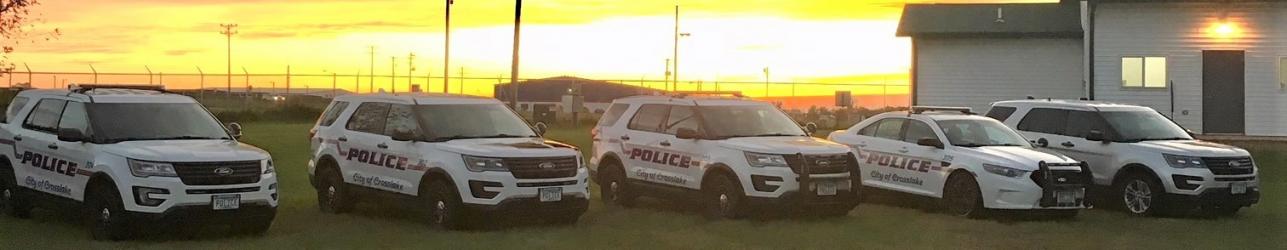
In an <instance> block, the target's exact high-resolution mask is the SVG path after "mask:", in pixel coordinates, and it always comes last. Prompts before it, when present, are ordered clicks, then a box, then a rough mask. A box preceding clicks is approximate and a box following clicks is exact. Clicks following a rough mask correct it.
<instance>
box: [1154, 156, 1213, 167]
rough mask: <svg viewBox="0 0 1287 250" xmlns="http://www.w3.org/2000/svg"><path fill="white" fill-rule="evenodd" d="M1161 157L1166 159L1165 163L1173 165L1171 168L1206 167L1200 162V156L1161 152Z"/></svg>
mask: <svg viewBox="0 0 1287 250" xmlns="http://www.w3.org/2000/svg"><path fill="white" fill-rule="evenodd" d="M1162 158H1165V159H1166V164H1167V165H1171V167H1173V168H1205V167H1207V166H1206V165H1204V164H1202V158H1200V157H1195V156H1182V155H1173V154H1162Z"/></svg>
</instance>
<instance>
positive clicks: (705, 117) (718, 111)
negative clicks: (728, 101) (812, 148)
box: [697, 104, 806, 138]
mask: <svg viewBox="0 0 1287 250" xmlns="http://www.w3.org/2000/svg"><path fill="white" fill-rule="evenodd" d="M697 110H699V112H700V113H701V114H702V116H701V118H702V122H703V123H704V124H705V125H706V126H707V127H706V128H705V129H706V133H707V135H710V136H713V137H714V138H732V137H759V136H806V135H805V133H804V129H801V128H800V125H799V124H796V123H795V121H794V120H791V117H789V116H787V115H786V113H782V110H780V109H778V108H777V107H774V106H773V105H768V104H760V105H729V106H700V107H697Z"/></svg>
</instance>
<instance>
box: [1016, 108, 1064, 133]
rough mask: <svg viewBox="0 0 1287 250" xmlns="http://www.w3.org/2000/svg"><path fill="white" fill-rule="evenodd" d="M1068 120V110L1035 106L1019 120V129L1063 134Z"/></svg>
mask: <svg viewBox="0 0 1287 250" xmlns="http://www.w3.org/2000/svg"><path fill="white" fill-rule="evenodd" d="M1067 120H1068V111H1067V110H1062V109H1049V108H1034V109H1032V111H1028V115H1026V116H1024V117H1023V120H1022V121H1019V130H1022V131H1029V132H1037V133H1046V134H1062V133H1063V130H1064V123H1065V122H1066V121H1067Z"/></svg>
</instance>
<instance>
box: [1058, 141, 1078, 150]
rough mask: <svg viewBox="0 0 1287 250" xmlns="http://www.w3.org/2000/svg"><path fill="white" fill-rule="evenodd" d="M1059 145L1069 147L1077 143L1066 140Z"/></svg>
mask: <svg viewBox="0 0 1287 250" xmlns="http://www.w3.org/2000/svg"><path fill="white" fill-rule="evenodd" d="M1059 145H1061V146H1064V147H1065V148H1071V147H1073V146H1077V145H1075V144H1073V143H1072V142H1070V141H1066V142H1064V143H1060V144H1059Z"/></svg>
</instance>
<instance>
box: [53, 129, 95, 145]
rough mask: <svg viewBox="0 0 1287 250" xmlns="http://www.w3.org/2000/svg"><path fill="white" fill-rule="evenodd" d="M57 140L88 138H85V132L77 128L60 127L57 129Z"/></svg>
mask: <svg viewBox="0 0 1287 250" xmlns="http://www.w3.org/2000/svg"><path fill="white" fill-rule="evenodd" d="M58 140H59V141H65V142H85V141H87V140H89V138H86V137H85V133H84V132H81V131H80V130H79V129H74V128H62V129H58Z"/></svg>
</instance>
